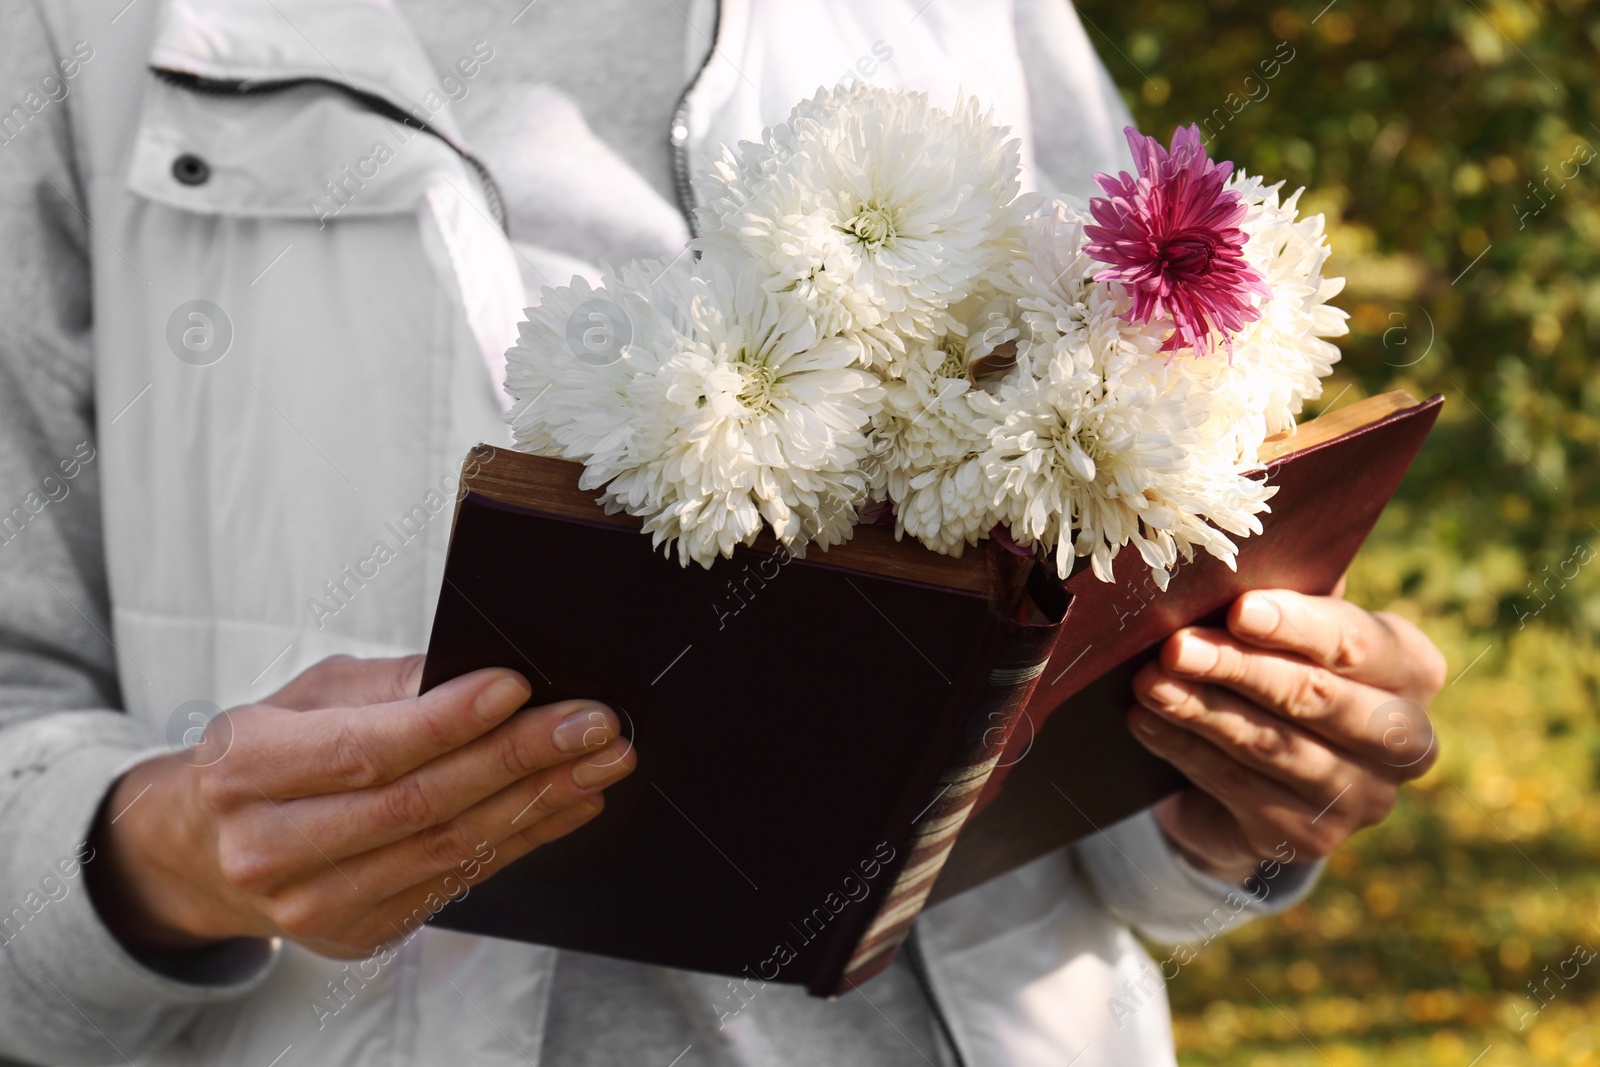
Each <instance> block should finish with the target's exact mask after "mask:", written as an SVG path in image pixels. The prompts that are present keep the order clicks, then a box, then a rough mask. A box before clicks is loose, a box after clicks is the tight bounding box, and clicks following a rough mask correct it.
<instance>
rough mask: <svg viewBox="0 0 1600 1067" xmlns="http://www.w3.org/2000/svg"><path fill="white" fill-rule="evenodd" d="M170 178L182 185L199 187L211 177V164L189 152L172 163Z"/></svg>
mask: <svg viewBox="0 0 1600 1067" xmlns="http://www.w3.org/2000/svg"><path fill="white" fill-rule="evenodd" d="M172 176H173V177H174V178H176V179H178V180H179V181H180V182H182V183H183V184H184V185H201V184H203V183H204V182H205V180H206V179H207V178H209V177H211V164H209V163H207V162H206V161H205V160H203V159H201V158H200V157H199V156H197V155H194V154H193V153H190V152H185V153H184V154H183V155H181V156H179V157H178V158H177V159H174V160H173V161H172Z"/></svg>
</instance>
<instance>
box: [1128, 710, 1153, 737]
mask: <svg viewBox="0 0 1600 1067" xmlns="http://www.w3.org/2000/svg"><path fill="white" fill-rule="evenodd" d="M1133 728H1134V729H1135V730H1138V731H1139V732H1140V733H1141V734H1144V735H1145V736H1147V737H1153V736H1155V732H1156V720H1155V716H1154V715H1151V714H1150V713H1149V712H1148V711H1146V710H1145V709H1144V708H1139V709H1137V710H1136V711H1134V713H1133Z"/></svg>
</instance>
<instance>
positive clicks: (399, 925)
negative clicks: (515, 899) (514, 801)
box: [348, 794, 605, 945]
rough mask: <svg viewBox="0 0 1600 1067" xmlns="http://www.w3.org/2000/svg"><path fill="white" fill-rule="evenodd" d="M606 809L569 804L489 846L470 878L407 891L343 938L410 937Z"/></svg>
mask: <svg viewBox="0 0 1600 1067" xmlns="http://www.w3.org/2000/svg"><path fill="white" fill-rule="evenodd" d="M604 808H605V800H604V798H603V797H601V796H600V795H598V794H596V795H594V796H592V797H590V798H588V800H587V801H586V802H585V803H583V804H578V805H574V806H572V807H569V808H566V809H564V810H562V811H560V812H557V813H555V814H554V815H551V816H550V817H549V818H546V819H541V820H540V821H539V822H537V823H535V824H534V825H532V826H530V827H528V828H527V829H525V830H519V831H518V832H517V833H515V834H513V835H512V836H510V837H508V838H506V839H505V840H503V841H501V842H500V844H498V845H496V846H493V850H492V852H490V853H489V854H488V858H487V859H486V860H484V861H482V862H480V864H479V866H478V868H477V870H476V871H475V872H474V876H473V877H471V878H468V877H467V876H466V873H465V872H461V871H459V869H458V872H457V873H452V874H445V875H442V876H441V877H439V878H437V879H433V880H429V881H426V882H423V883H421V884H419V885H415V886H412V887H411V888H409V889H406V890H404V891H402V892H400V893H397V894H395V896H393V897H391V898H389V899H388V900H386V901H384V902H383V903H381V904H380V905H378V906H377V907H376V908H374V909H373V910H372V912H371V914H370V916H369V917H367V918H365V919H363V920H362V921H361V922H360V923H359V924H358V925H357V926H355V927H353V928H352V929H351V930H350V932H349V935H348V936H353V938H354V940H356V941H357V943H362V944H368V945H376V944H380V943H382V942H383V941H387V940H392V939H393V938H395V937H409V936H411V935H413V934H414V933H415V932H416V931H417V930H418V929H420V928H421V926H422V925H423V924H425V923H426V922H427V921H428V919H430V918H432V917H433V916H434V915H436V914H437V913H438V912H439V911H441V910H443V909H444V908H445V907H447V906H449V904H450V903H451V902H452V901H459V900H462V899H464V898H465V897H466V895H467V894H468V893H470V892H471V891H472V889H473V888H475V887H476V886H479V885H482V884H483V882H484V881H486V880H487V879H489V878H492V877H493V876H495V875H496V874H499V873H500V872H501V871H503V870H505V869H506V867H508V866H510V865H511V864H512V863H515V862H516V861H517V860H519V859H521V858H522V857H523V856H526V855H527V854H528V853H530V852H532V851H534V850H535V849H537V848H539V847H541V846H543V845H547V844H549V843H550V842H552V841H556V840H559V839H560V838H563V837H565V836H566V835H568V834H570V833H572V832H573V831H575V830H577V829H579V828H580V827H582V826H585V825H586V824H588V823H589V822H591V821H593V820H594V818H595V817H596V816H598V815H599V814H600V812H601V811H602V810H604Z"/></svg>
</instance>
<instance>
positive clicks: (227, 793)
mask: <svg viewBox="0 0 1600 1067" xmlns="http://www.w3.org/2000/svg"><path fill="white" fill-rule="evenodd" d="M226 763H227V761H226V760H223V761H221V762H218V763H213V764H210V765H208V766H205V767H201V768H200V769H199V773H198V775H197V776H196V778H197V780H196V789H197V791H198V793H199V796H200V803H201V804H202V805H204V806H205V809H206V810H207V811H209V812H212V813H213V814H220V813H222V812H225V811H229V810H231V809H232V808H233V807H234V806H235V804H237V802H238V799H239V781H238V779H237V776H236V775H235V774H234V773H233V771H232V770H231V769H230V768H229V767H227V766H225V764H226Z"/></svg>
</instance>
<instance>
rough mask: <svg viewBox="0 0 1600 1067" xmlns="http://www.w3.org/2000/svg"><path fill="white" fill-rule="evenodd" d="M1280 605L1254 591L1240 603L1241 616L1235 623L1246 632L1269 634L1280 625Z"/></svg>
mask: <svg viewBox="0 0 1600 1067" xmlns="http://www.w3.org/2000/svg"><path fill="white" fill-rule="evenodd" d="M1279 617H1280V615H1279V612H1278V606H1277V605H1276V604H1274V603H1273V602H1272V601H1270V600H1268V599H1267V598H1266V597H1264V596H1262V595H1261V594H1260V593H1252V594H1251V595H1249V596H1247V597H1245V598H1244V603H1242V604H1240V605H1239V618H1238V620H1237V622H1235V624H1234V625H1236V626H1237V627H1238V628H1239V629H1240V630H1243V631H1244V632H1245V633H1252V634H1269V633H1271V632H1272V630H1273V628H1274V627H1276V626H1277V625H1278V619H1279Z"/></svg>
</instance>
